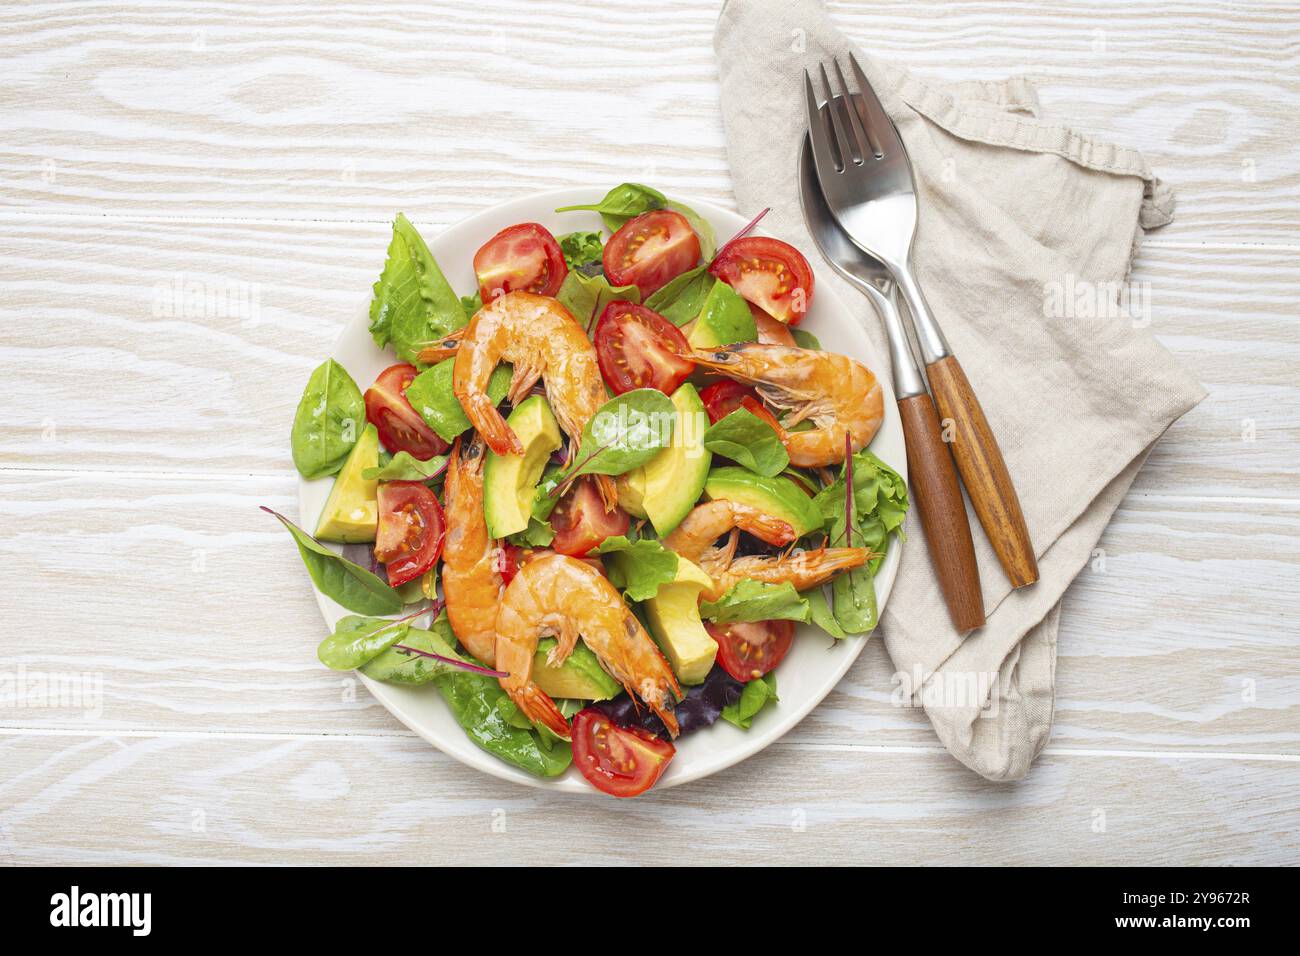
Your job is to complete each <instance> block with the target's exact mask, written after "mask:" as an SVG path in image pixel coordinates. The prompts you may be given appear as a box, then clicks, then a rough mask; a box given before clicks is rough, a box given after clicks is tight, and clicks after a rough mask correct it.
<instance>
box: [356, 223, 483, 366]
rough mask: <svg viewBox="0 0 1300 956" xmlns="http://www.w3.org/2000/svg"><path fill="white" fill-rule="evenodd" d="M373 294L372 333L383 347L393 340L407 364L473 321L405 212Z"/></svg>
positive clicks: (395, 224) (396, 229)
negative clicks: (450, 333) (466, 313)
mask: <svg viewBox="0 0 1300 956" xmlns="http://www.w3.org/2000/svg"><path fill="white" fill-rule="evenodd" d="M374 293H375V297H374V300H373V301H372V302H371V303H370V335H371V337H372V338H373V339H374V340H375V344H376V345H378V346H379V347H380V348H384V347H385V346H386V345H388V344H389V343H390V342H391V343H392V345H393V351H395V352H396V353H397V357H398V358H399V359H401V360H402V361H404V362H415V361H416V356H417V355H418V354H419V352H420V350H421V349H423V348H425V347H426V346H429V345H432V344H433V343H435V342H437V341H438V340H439V339H440V338H442V337H444V336H445V335H447V333H448V332H454V331H455V330H456V329H459V328H461V327H462V326H463V325H465V323H466V322H467V321H469V320H468V319H467V317H466V315H465V310H464V308H462V306H461V301H460V299H459V297H457V295H456V293H455V292H453V291H452V288H451V285H450V284H449V283H448V282H447V279H446V277H445V276H444V275H443V274H442V270H441V269H439V268H438V263H437V262H435V261H434V258H433V255H432V253H430V252H429V247H428V246H426V245H425V244H424V240H423V239H422V238H420V233H419V232H418V231H417V230H416V228H415V226H413V225H411V221H410V220H409V219H407V218H406V216H404V215H402V214H401V213H398V214H397V219H396V220H395V221H394V222H393V238H392V241H391V242H390V243H389V244H388V258H387V259H386V260H385V262H384V270H383V272H382V273H380V276H379V280H378V281H377V282H375V286H374Z"/></svg>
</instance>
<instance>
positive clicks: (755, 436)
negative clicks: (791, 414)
mask: <svg viewBox="0 0 1300 956" xmlns="http://www.w3.org/2000/svg"><path fill="white" fill-rule="evenodd" d="M704 447H705V448H707V449H708V450H709V451H711V452H714V453H715V454H718V455H722V456H723V457H725V458H730V459H731V460H732V461H734V462H735V463H736V464H738V465H743V466H745V467H746V468H748V469H749V470H750V471H753V472H757V473H758V474H760V475H764V476H765V477H768V478H774V477H776V476H777V475H779V474H781V472H783V471H785V468H786V466H787V465H789V464H790V456H789V455H788V454H787V453H786V450H785V446H784V445H782V444H781V439H780V438H778V437H777V434H776V432H775V431H773V430H772V426H771V425H769V424H768V423H767V422H765V421H763V419H761V418H759V417H758V416H757V415H755V414H754V413H753V412H751V411H749V410H748V409H745V408H737V409H736V410H735V411H733V412H731V413H730V414H728V415H727V416H726V417H725V418H722V419H720V420H719V421H717V422H716V423H714V424H713V425H711V426H710V427H709V430H708V431H706V432H705V433H704Z"/></svg>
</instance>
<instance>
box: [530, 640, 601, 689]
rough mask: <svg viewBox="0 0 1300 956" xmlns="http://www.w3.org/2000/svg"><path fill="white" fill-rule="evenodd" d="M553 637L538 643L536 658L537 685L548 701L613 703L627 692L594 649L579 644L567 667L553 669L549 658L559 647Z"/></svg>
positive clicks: (534, 671)
mask: <svg viewBox="0 0 1300 956" xmlns="http://www.w3.org/2000/svg"><path fill="white" fill-rule="evenodd" d="M555 645H556V640H555V638H553V637H544V638H542V639H541V640H540V641H538V642H537V656H536V657H534V658H533V683H535V684H536V685H537V686H538V687H540V688H541V689H542V690H543V691H544V692H545V693H546V695H547V696H548V697H552V698H558V697H569V698H573V699H575V700H609V699H610V698H611V697H613V696H615V695H616V694H618V692H619V691H621V690H622V689H623V688H622V686H621V685H620V684H619V682H618V681H616V680H614V678H612V677H610V676H609V674H608V673H606V672H605V668H604V667H602V666H601V663H600V659H599V658H598V657H596V655H595V654H594V653H593V652H592V650H591V648H589V647H587V645H585V644H583V643H582V642H581V641H579V642H578V643H577V644H576V645H575V646H574V648H573V653H572V654H570V655H569V656H568V657H567V658H565V661H564V663H563V664H561V665H560V666H559V667H552V666H551V665H550V664H548V663H546V656H547V655H548V654H550V653H551V649H552V648H553V647H555Z"/></svg>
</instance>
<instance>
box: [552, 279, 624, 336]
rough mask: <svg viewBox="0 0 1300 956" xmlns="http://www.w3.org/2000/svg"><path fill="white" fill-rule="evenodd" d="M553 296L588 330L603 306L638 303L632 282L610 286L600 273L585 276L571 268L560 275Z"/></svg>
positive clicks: (603, 308) (602, 309)
mask: <svg viewBox="0 0 1300 956" xmlns="http://www.w3.org/2000/svg"><path fill="white" fill-rule="evenodd" d="M555 298H557V299H559V300H560V304H561V305H562V306H564V307H565V308H566V309H568V310H569V311H570V312H571V313H573V317H574V318H575V319H577V320H578V321H579V322H581V323H582V325H583V327H584V328H586V329H587V330H588V331H590V330H591V327H592V325H593V323H594V322H595V321H596V319H598V318H600V313H602V312H604V311H605V306H607V305H609V304H610V303H611V302H616V301H624V302H637V303H639V302H640V301H641V290H640V289H638V288H637V287H636V286H634V285H620V286H612V285H610V284H609V280H608V279H606V278H605V277H604V276H603V275H595V276H588V275H584V274H583V273H581V272H577V271H573V272H570V273H569V274H568V275H567V276H565V277H564V282H563V283H561V285H560V291H559V292H557V293H555Z"/></svg>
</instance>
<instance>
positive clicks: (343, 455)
mask: <svg viewBox="0 0 1300 956" xmlns="http://www.w3.org/2000/svg"><path fill="white" fill-rule="evenodd" d="M365 423H366V403H365V401H364V400H363V399H362V397H361V389H359V388H357V383H356V382H354V381H352V376H351V375H349V374H348V373H347V370H346V369H345V368H344V367H343V366H342V365H340V364H339V363H338V362H336V361H334V360H333V359H326V360H325V361H324V362H322V363H321V364H320V366H318V367H317V369H316V371H314V372H312V373H311V378H309V379H308V380H307V388H306V389H304V390H303V393H302V398H301V399H300V400H299V401H298V410H297V411H296V412H295V413H294V416H293V431H292V432H291V434H290V445H291V447H292V449H293V463H294V466H295V467H296V468H297V469H298V473H299V474H301V475H302V476H303V477H304V478H322V477H324V476H325V475H332V474H334V473H335V472H337V471H338V470H339V469H340V468H342V467H343V463H344V462H345V461H347V458H348V452H350V451H351V450H352V446H353V445H355V444H356V443H357V437H358V436H359V435H360V434H361V428H362V427H363V426H364V425H365Z"/></svg>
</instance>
